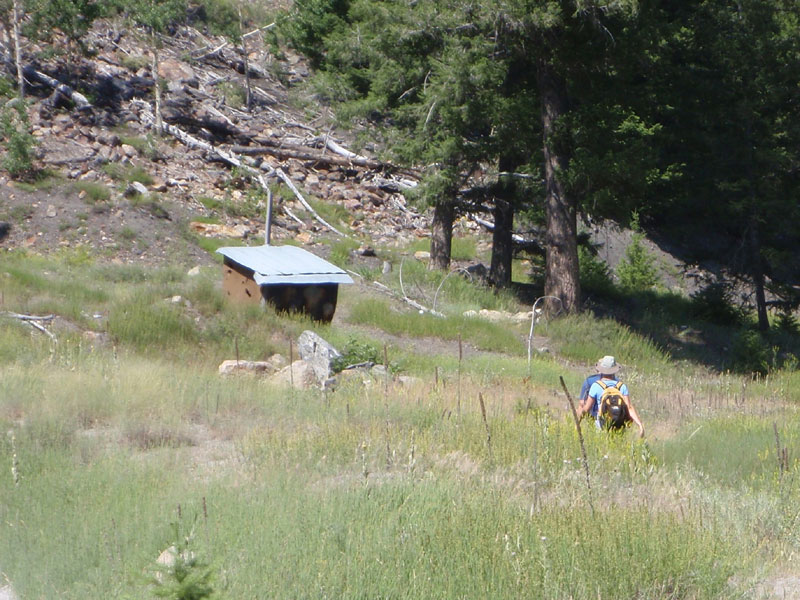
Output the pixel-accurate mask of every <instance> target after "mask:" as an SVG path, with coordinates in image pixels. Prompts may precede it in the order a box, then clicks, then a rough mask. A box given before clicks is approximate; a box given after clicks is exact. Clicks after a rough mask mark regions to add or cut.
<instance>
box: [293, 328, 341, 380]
mask: <svg viewBox="0 0 800 600" xmlns="http://www.w3.org/2000/svg"><path fill="white" fill-rule="evenodd" d="M297 351H298V353H299V354H300V357H301V358H302V359H303V360H304V361H305V362H307V363H308V364H309V365H310V366H311V369H312V370H313V371H314V374H315V375H316V377H317V380H318V382H319V383H320V384H322V383H324V382H325V381H327V380H328V379H329V378H330V376H331V375H332V374H333V370H332V369H331V363H332V362H333V361H334V360H335V359H337V358H339V357H340V356H341V355H342V354H341V352H339V351H338V350H337V349H336V348H334V347H333V346H332V345H331V344H329V343H328V342H326V341H325V340H324V339H322V338H321V337H320V336H318V335H317V334H316V333H314V332H313V331H308V330H306V331H304V332H303V333H301V334H300V337H299V338H298V340H297Z"/></svg>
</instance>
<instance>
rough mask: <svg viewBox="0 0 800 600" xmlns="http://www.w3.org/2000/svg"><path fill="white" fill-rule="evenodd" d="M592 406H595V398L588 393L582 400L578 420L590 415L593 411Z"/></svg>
mask: <svg viewBox="0 0 800 600" xmlns="http://www.w3.org/2000/svg"><path fill="white" fill-rule="evenodd" d="M592 404H594V398H592V397H591V396H590V395H589V394H588V393H587V394H586V396H585V397H583V398H581V407H580V408H579V409H578V419H582V418H583V416H584V415H588V414H589V412H590V411H591V410H592Z"/></svg>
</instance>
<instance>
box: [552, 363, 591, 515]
mask: <svg viewBox="0 0 800 600" xmlns="http://www.w3.org/2000/svg"><path fill="white" fill-rule="evenodd" d="M558 380H559V381H560V382H561V387H562V388H564V393H565V394H566V396H567V400H568V401H569V408H570V410H572V418H573V419H575V429H576V430H577V431H578V441H579V442H580V444H581V458H582V460H583V470H584V472H585V473H586V489H587V490H588V492H589V508H591V510H592V516H594V501H593V500H592V483H591V480H590V479H589V459H588V458H587V456H586V444H584V443H583V432H582V431H581V420H580V419H579V418H578V411H576V410H575V403H574V402H573V401H572V396H571V395H570V393H569V390H567V384H566V383H564V378H563V377H561V376H560V375H559V377H558Z"/></svg>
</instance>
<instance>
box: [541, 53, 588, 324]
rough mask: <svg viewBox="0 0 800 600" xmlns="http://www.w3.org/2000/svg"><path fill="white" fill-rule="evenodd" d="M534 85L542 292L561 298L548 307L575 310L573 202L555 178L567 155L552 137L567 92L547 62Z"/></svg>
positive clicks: (577, 302) (577, 305)
mask: <svg viewBox="0 0 800 600" xmlns="http://www.w3.org/2000/svg"><path fill="white" fill-rule="evenodd" d="M538 85H539V93H540V95H541V99H542V131H543V138H544V147H543V149H544V161H545V186H546V191H545V211H546V221H547V233H546V250H547V258H546V264H545V283H544V293H545V295H546V296H554V297H556V298H559V299H560V300H561V306H558V303H554V302H553V303H550V302H549V303H548V305H549V306H548V309H549V310H558V309H559V308H563V310H565V311H566V312H576V311H578V310H579V309H580V280H579V278H578V221H577V203H576V201H575V199H574V198H571V197H569V196H568V194H567V193H566V191H565V190H564V186H563V184H562V183H561V181H559V178H558V176H559V171H560V170H561V169H563V168H564V167H565V166H566V163H567V161H568V158H567V156H565V152H563V151H560V150H559V149H558V148H557V147H556V144H555V138H554V133H555V128H556V124H557V121H558V119H559V118H560V117H561V116H562V115H563V114H564V113H565V112H566V106H567V100H566V97H567V95H566V90H565V88H564V84H563V82H562V81H561V79H560V78H559V77H558V76H557V75H556V74H555V73H553V72H552V68H551V67H550V66H549V65H547V64H542V65H541V66H540V68H539V72H538Z"/></svg>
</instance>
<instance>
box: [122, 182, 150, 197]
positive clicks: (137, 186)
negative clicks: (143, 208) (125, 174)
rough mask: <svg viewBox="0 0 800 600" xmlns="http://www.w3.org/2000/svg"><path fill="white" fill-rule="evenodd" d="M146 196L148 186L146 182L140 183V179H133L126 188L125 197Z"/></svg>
mask: <svg viewBox="0 0 800 600" xmlns="http://www.w3.org/2000/svg"><path fill="white" fill-rule="evenodd" d="M136 195H139V196H145V195H147V188H146V187H145V186H144V184H142V183H139V182H138V181H132V182H131V183H130V184H129V185H128V187H127V188H126V189H125V197H126V198H130V197H131V196H136Z"/></svg>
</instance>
